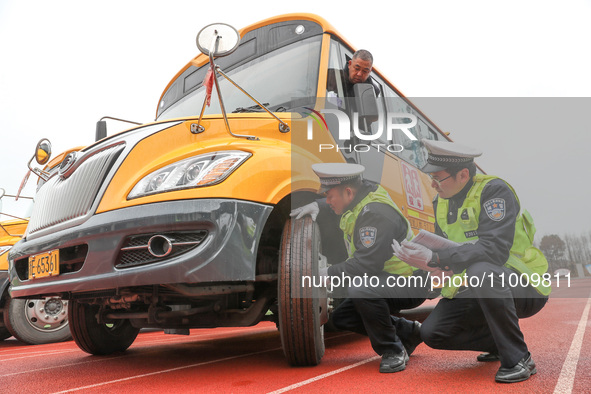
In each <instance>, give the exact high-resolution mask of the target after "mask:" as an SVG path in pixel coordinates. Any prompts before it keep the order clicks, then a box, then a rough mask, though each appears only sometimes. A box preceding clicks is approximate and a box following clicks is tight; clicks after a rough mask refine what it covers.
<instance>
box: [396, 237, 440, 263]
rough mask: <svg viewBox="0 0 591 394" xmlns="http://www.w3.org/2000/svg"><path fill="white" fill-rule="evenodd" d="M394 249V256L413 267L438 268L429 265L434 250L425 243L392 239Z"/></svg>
mask: <svg viewBox="0 0 591 394" xmlns="http://www.w3.org/2000/svg"><path fill="white" fill-rule="evenodd" d="M392 250H394V256H396V257H398V258H399V259H400V260H402V261H404V262H405V263H408V264H410V265H412V266H413V267H417V268H420V269H422V270H423V271H433V270H435V269H436V268H434V267H429V265H428V263H429V261H431V257H433V252H432V251H431V250H430V249H428V248H426V247H424V246H423V245H419V244H416V243H414V242H408V241H407V240H404V241H402V243H400V244H399V243H398V241H396V240H395V239H394V240H392Z"/></svg>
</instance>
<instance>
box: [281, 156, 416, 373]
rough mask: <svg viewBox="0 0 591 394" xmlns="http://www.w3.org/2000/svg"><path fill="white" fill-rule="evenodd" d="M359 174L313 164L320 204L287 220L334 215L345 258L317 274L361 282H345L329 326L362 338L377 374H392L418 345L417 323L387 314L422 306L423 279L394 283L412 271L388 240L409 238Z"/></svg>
mask: <svg viewBox="0 0 591 394" xmlns="http://www.w3.org/2000/svg"><path fill="white" fill-rule="evenodd" d="M364 169H365V168H364V167H363V166H362V165H358V164H348V163H322V164H315V165H313V170H314V172H315V173H316V174H317V175H318V177H319V178H320V183H321V190H320V191H321V192H325V193H326V201H320V202H313V203H311V204H308V205H306V206H303V207H300V208H298V209H295V210H294V211H292V214H291V215H292V216H295V217H296V219H299V218H301V217H303V216H304V215H311V217H312V218H313V219H314V220H315V219H316V217H317V215H318V214H319V212H320V213H321V214H322V212H324V211H327V210H328V208H329V207H330V209H332V211H333V212H334V213H335V214H337V215H340V229H341V230H342V231H343V234H344V239H345V244H346V248H347V252H348V257H347V258H346V260H345V261H342V262H339V263H338V264H333V265H331V266H330V267H328V269H326V270H325V271H324V272H321V273H320V275H321V276H323V275H326V276H329V277H333V276H336V277H339V278H344V277H348V278H359V279H361V278H363V277H364V276H365V278H366V279H365V281H361V280H359V281H355V280H351V284H352V285H350V286H348V289H347V291H348V298H347V299H345V300H344V301H343V302H342V303H341V304H340V305H339V306H338V307H337V308H336V309H335V311H334V312H333V314H332V319H333V324H334V325H335V326H336V327H337V328H338V329H341V330H348V331H353V332H357V333H360V334H363V335H367V336H368V337H369V339H370V342H371V345H372V347H373V349H374V350H375V352H376V353H377V354H379V355H381V356H382V361H381V363H380V372H398V371H402V370H404V369H405V368H406V363H407V362H408V356H409V354H410V353H412V352H413V350H414V349H415V347H416V346H417V345H418V344H419V343H420V342H421V340H420V323H419V322H411V321H408V320H406V319H403V318H399V317H394V316H391V313H393V312H398V311H399V310H401V309H410V308H414V307H416V306H418V305H420V304H421V303H423V302H424V300H425V298H426V293H427V290H426V278H425V277H426V275H423V276H415V277H414V278H416V279H417V281H415V282H412V283H411V284H410V285H408V286H406V287H405V286H404V285H405V284H407V282H402V281H398V282H396V281H395V279H396V278H402V279H406V278H408V277H409V276H411V275H413V273H414V271H415V270H416V269H414V268H413V267H411V266H409V265H408V264H406V263H404V262H402V261H400V260H399V259H397V258H395V257H393V255H392V250H391V247H390V244H391V241H392V236H394V237H395V239H397V240H399V241H402V240H404V239H411V238H412V235H413V233H412V231H411V229H410V224H409V222H408V221H407V220H406V218H405V217H404V216H403V215H402V213H401V212H400V211H399V209H398V207H397V206H396V204H395V203H394V202H393V201H392V199H391V198H390V196H389V195H388V193H387V192H386V190H385V189H384V188H383V187H382V186H380V185H376V184H372V183H369V182H366V181H362V179H361V174H362V173H363V171H364ZM327 246H328V248H330V247H331V245H326V244H324V245H323V248H327ZM419 272H422V271H419ZM370 277H371V279H370ZM388 278H390V281H388Z"/></svg>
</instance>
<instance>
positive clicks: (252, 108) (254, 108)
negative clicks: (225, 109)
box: [232, 103, 269, 114]
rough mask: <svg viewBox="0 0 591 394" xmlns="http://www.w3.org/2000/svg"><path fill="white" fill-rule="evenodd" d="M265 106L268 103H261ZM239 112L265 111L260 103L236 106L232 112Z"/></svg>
mask: <svg viewBox="0 0 591 394" xmlns="http://www.w3.org/2000/svg"><path fill="white" fill-rule="evenodd" d="M263 105H264V106H265V107H268V106H269V103H263ZM240 112H265V109H264V108H263V107H261V106H260V105H258V104H257V105H252V106H250V107H238V108H236V109H235V110H234V111H232V113H233V114H236V113H240Z"/></svg>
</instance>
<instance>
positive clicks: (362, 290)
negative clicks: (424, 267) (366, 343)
mask: <svg viewBox="0 0 591 394" xmlns="http://www.w3.org/2000/svg"><path fill="white" fill-rule="evenodd" d="M389 276H391V277H394V278H396V277H397V275H390V274H388V273H386V272H383V273H381V274H379V276H377V277H378V278H379V284H378V285H377V286H375V287H372V286H367V287H356V286H352V287H349V288H348V296H349V298H347V299H345V300H344V301H343V302H342V303H341V304H340V305H339V306H338V307H337V308H336V309H335V311H334V312H333V314H332V321H333V324H334V325H335V327H337V328H338V329H340V330H347V331H353V332H356V333H359V334H362V335H367V336H368V337H369V340H370V342H371V346H372V348H373V350H374V351H375V352H376V353H377V354H379V355H382V354H384V353H400V352H402V350H403V346H402V343H401V342H400V338H399V336H400V337H402V338H405V337H407V336H409V335H410V334H411V333H412V328H413V322H411V321H409V320H406V319H404V318H401V317H395V316H392V315H391V314H392V313H396V312H398V311H400V310H402V309H412V308H415V307H417V306H419V305H421V304H422V303H423V302H424V301H425V299H426V296H427V287H426V286H424V287H416V286H414V285H413V286H406V287H398V286H392V283H394V281H392V280H391V281H390V283H388V280H387V278H388V277H389ZM425 277H426V275H425ZM422 279H424V278H423V277H421V280H422ZM421 280H418V281H417V283H419V282H421ZM400 282H401V281H399V282H398V283H400ZM423 283H425V284H426V283H427V281H426V280H424V281H423ZM382 285H383V286H382Z"/></svg>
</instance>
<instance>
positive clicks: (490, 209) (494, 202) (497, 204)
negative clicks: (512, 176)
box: [483, 198, 505, 222]
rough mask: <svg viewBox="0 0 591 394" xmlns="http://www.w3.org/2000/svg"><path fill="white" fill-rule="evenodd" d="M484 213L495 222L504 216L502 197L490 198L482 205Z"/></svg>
mask: <svg viewBox="0 0 591 394" xmlns="http://www.w3.org/2000/svg"><path fill="white" fill-rule="evenodd" d="M483 207H484V210H485V212H486V215H487V216H488V217H489V218H490V219H491V220H494V221H495V222H500V221H501V220H503V219H504V218H505V200H504V199H502V198H491V199H490V200H488V201H487V202H485V203H484V205H483Z"/></svg>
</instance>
